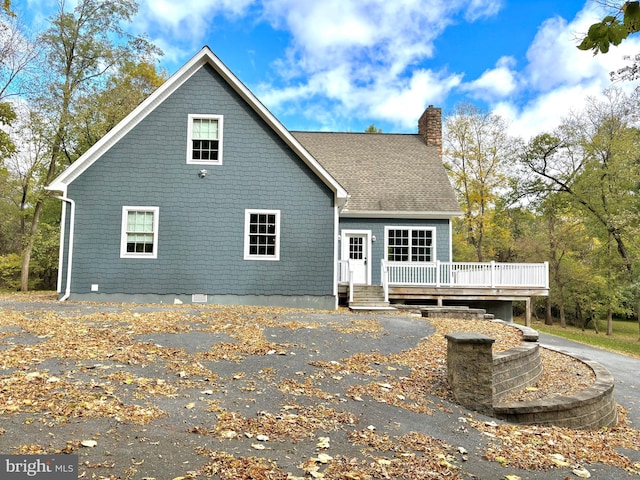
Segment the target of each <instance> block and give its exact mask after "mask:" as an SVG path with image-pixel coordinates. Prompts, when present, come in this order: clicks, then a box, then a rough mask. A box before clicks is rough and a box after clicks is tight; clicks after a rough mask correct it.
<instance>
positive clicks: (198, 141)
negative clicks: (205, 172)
mask: <svg viewBox="0 0 640 480" xmlns="http://www.w3.org/2000/svg"><path fill="white" fill-rule="evenodd" d="M222 120H223V118H222V115H189V126H188V137H189V138H188V144H187V145H188V147H187V163H193V164H202V165H221V164H222V124H223V121H222Z"/></svg>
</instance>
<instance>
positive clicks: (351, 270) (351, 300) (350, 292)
mask: <svg viewBox="0 0 640 480" xmlns="http://www.w3.org/2000/svg"><path fill="white" fill-rule="evenodd" d="M347 271H348V276H349V303H352V302H353V267H352V266H351V259H349V261H348V262H347Z"/></svg>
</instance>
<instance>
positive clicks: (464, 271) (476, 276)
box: [382, 260, 549, 288]
mask: <svg viewBox="0 0 640 480" xmlns="http://www.w3.org/2000/svg"><path fill="white" fill-rule="evenodd" d="M385 272H386V274H387V275H388V283H389V285H424V286H433V287H478V288H483V287H484V288H501V287H515V288H549V264H548V263H547V262H545V263H498V262H487V263H476V262H440V261H438V262H424V263H418V262H386V261H384V260H383V261H382V273H383V275H384V273H385Z"/></svg>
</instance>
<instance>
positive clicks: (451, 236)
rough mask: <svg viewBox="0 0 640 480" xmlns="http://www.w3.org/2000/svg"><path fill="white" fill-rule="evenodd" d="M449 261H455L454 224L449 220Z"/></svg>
mask: <svg viewBox="0 0 640 480" xmlns="http://www.w3.org/2000/svg"><path fill="white" fill-rule="evenodd" d="M447 261H448V262H453V224H452V222H451V220H449V259H448V260H447Z"/></svg>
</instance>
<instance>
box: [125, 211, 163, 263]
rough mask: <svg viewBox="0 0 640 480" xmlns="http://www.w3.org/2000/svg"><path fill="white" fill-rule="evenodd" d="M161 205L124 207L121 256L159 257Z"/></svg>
mask: <svg viewBox="0 0 640 480" xmlns="http://www.w3.org/2000/svg"><path fill="white" fill-rule="evenodd" d="M159 215H160V208H159V207H128V206H125V207H122V233H121V241H120V258H158V217H159Z"/></svg>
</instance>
